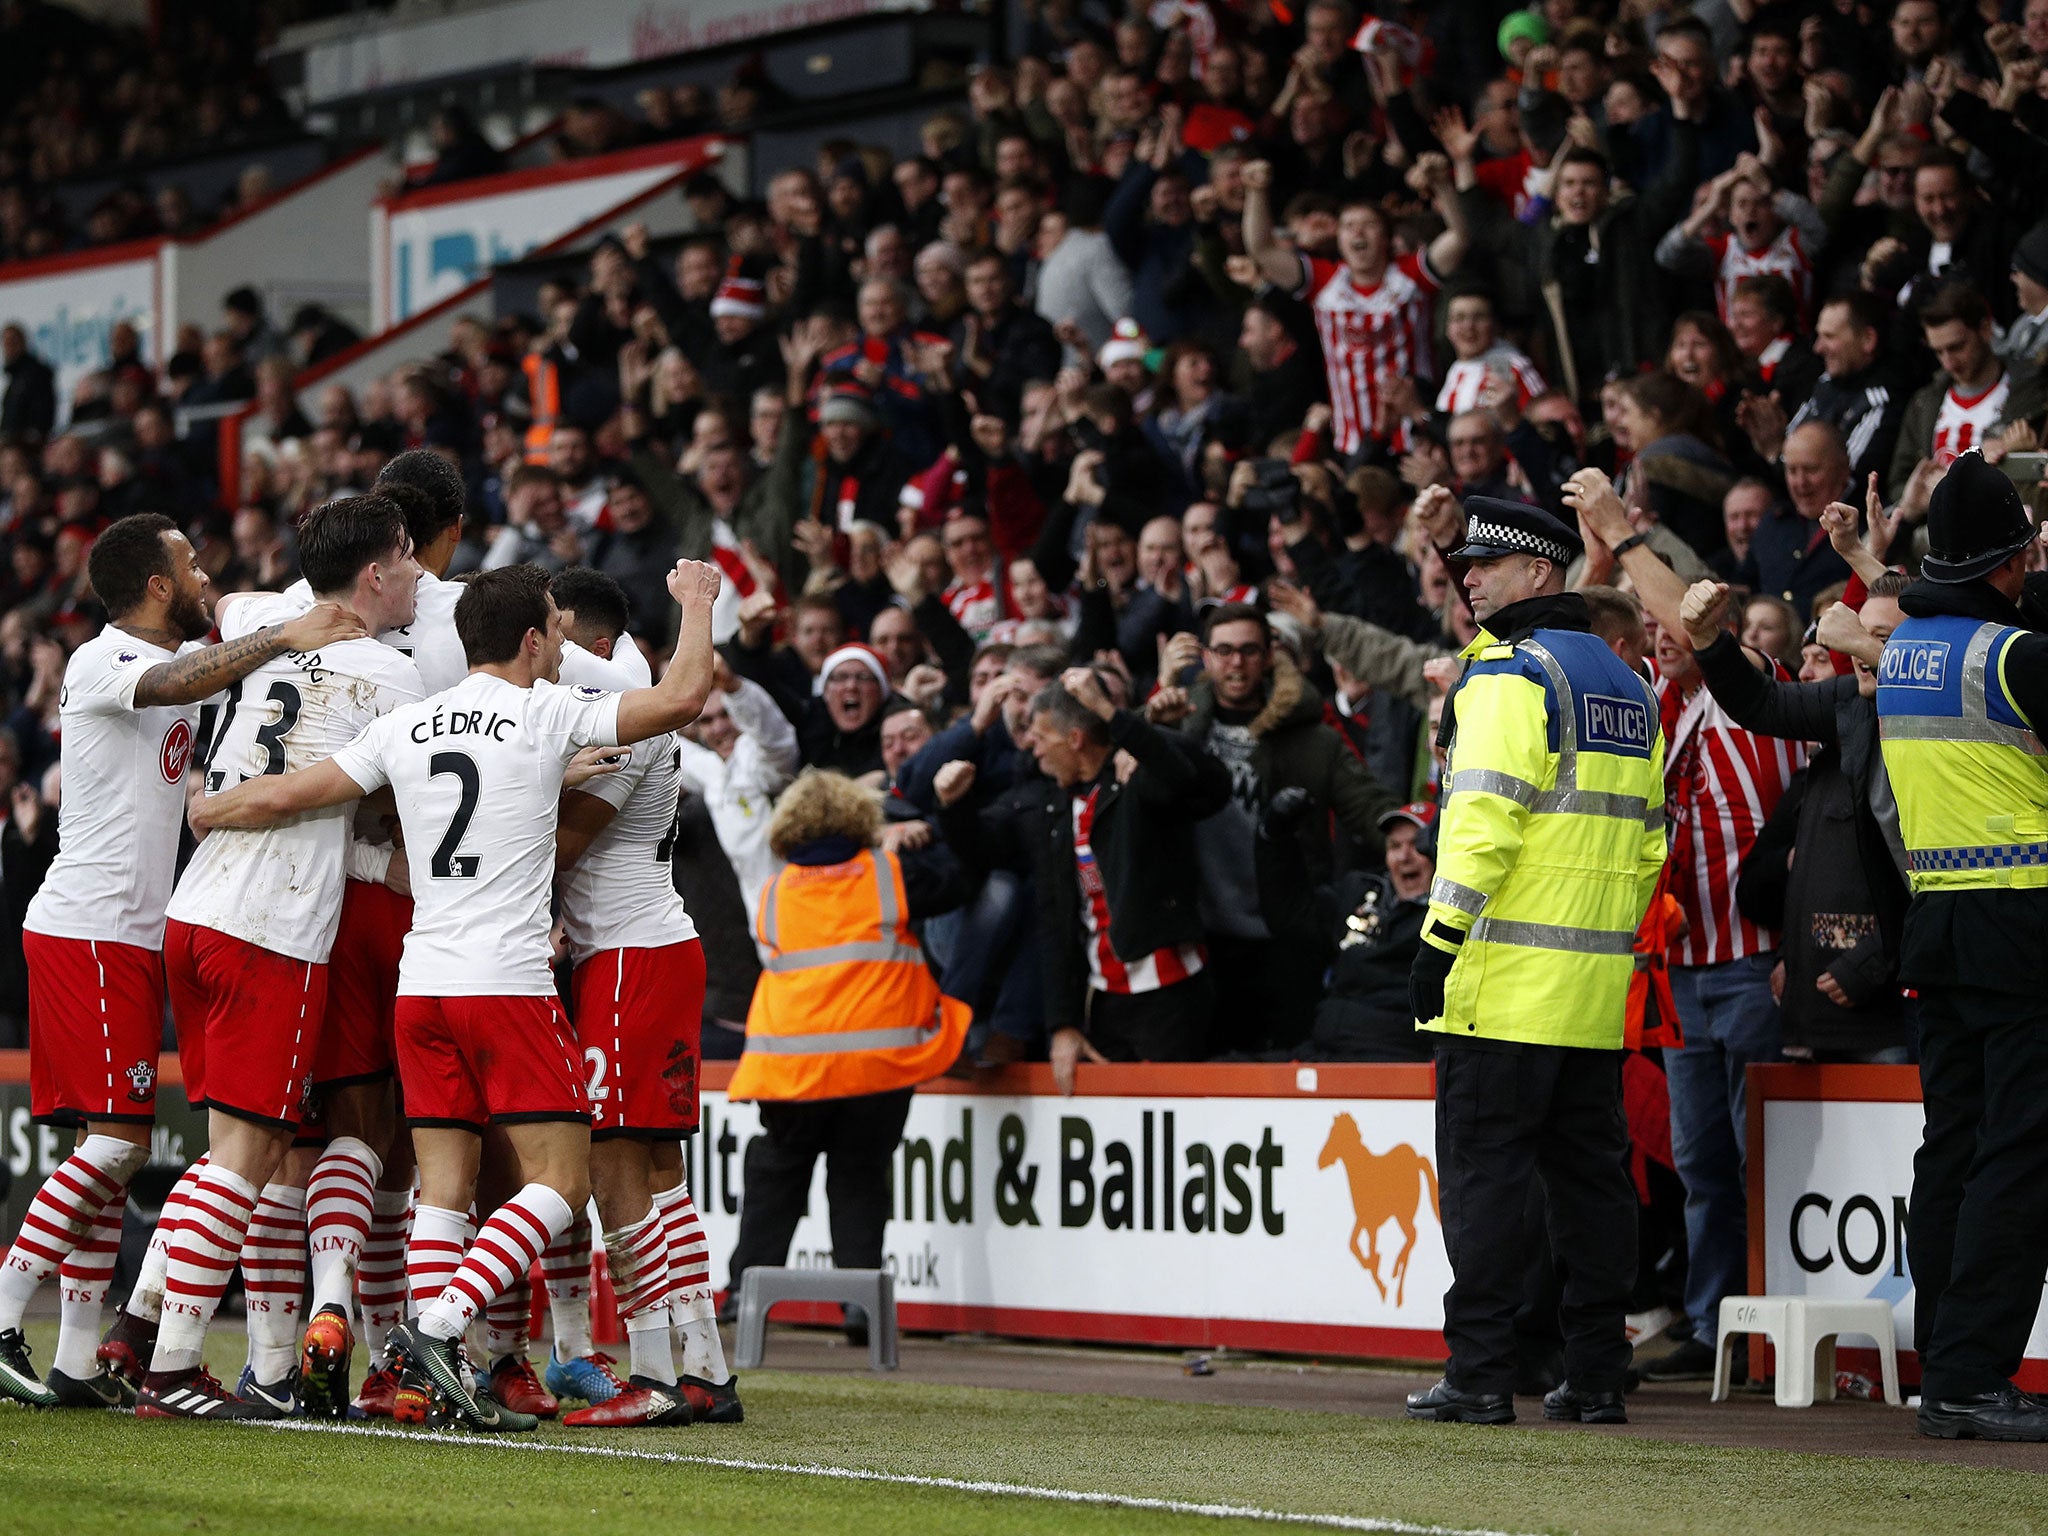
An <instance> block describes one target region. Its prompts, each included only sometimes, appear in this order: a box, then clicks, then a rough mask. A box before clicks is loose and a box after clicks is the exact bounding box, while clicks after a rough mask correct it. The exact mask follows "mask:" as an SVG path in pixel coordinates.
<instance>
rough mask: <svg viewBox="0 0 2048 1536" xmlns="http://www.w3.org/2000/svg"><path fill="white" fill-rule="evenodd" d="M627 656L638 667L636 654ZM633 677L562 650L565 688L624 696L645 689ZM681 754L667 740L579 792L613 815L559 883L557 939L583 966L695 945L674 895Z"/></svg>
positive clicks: (627, 646)
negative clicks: (603, 957) (611, 956)
mask: <svg viewBox="0 0 2048 1536" xmlns="http://www.w3.org/2000/svg"><path fill="white" fill-rule="evenodd" d="M619 649H620V651H621V652H624V651H627V650H631V651H632V652H633V654H634V657H635V658H636V659H638V660H640V661H641V664H642V666H643V667H644V666H645V664H646V662H645V658H643V657H640V655H639V651H638V648H637V647H634V646H633V645H632V643H631V642H630V641H625V640H622V641H620V643H619ZM634 679H635V672H634V669H633V668H632V667H631V666H629V665H626V664H624V663H622V662H621V661H620V660H619V659H617V658H613V659H611V660H607V659H606V658H604V657H602V656H599V655H597V654H596V653H595V652H592V651H586V650H584V649H583V648H582V647H581V646H576V645H568V646H564V647H563V650H562V682H563V683H564V684H565V685H567V686H570V687H576V686H579V685H580V686H583V687H594V688H609V689H611V690H613V691H614V692H621V693H622V692H624V691H625V690H626V689H628V688H637V687H642V686H645V685H644V684H641V683H639V682H636V681H635V680H634ZM681 758H682V749H681V748H680V747H679V746H678V745H677V742H676V738H675V735H674V734H673V733H672V732H664V733H663V734H662V735H660V736H650V737H648V739H647V740H645V741H643V742H641V743H639V744H638V745H637V746H635V747H634V748H633V755H632V757H631V759H630V760H629V761H628V762H627V764H626V766H625V767H623V768H621V769H620V770H619V771H618V772H617V773H613V774H607V775H605V776H604V777H603V778H599V779H592V780H591V781H590V782H589V783H587V784H585V785H583V786H582V787H581V789H580V790H579V791H578V792H579V793H581V794H586V795H595V796H596V797H597V798H598V799H600V800H602V801H604V802H605V804H607V805H609V806H610V807H611V808H612V809H613V810H614V811H615V812H617V814H616V815H615V816H613V817H612V820H611V824H610V825H609V826H607V827H606V828H605V829H604V830H603V831H602V832H600V833H598V835H597V836H596V837H595V838H593V839H591V843H590V846H589V847H588V848H587V849H585V850H584V852H583V857H582V858H580V859H578V860H577V861H576V863H575V865H574V866H573V867H572V868H570V869H569V870H568V871H567V872H566V873H565V874H563V875H562V877H561V882H560V892H561V898H562V931H563V933H564V934H565V935H566V936H567V937H568V940H569V952H570V956H571V958H572V959H574V960H575V961H576V963H577V964H579V965H580V964H582V963H583V962H584V961H585V960H588V959H589V958H590V957H591V956H592V955H594V954H596V953H598V952H599V951H600V950H606V949H659V948H660V947H661V946H663V945H664V944H681V943H684V942H686V941H687V940H690V939H694V938H695V937H697V925H696V924H695V923H693V922H691V921H690V914H689V913H688V912H687V911H685V910H684V907H683V898H682V897H681V896H679V895H677V894H676V882H675V862H674V855H675V846H676V801H677V799H678V797H679V795H680V794H681V790H682V774H681V772H680V771H679V770H680V765H681Z"/></svg>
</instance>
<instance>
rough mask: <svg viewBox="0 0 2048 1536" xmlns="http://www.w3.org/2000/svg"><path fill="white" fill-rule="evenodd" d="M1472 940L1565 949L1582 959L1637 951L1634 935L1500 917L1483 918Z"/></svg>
mask: <svg viewBox="0 0 2048 1536" xmlns="http://www.w3.org/2000/svg"><path fill="white" fill-rule="evenodd" d="M1472 937H1473V938H1475V939H1477V940H1478V941H1479V942H1480V943H1482V944H1513V945H1516V946H1519V947H1520V948H1523V949H1563V950H1569V951H1571V952H1572V953H1574V954H1580V955H1626V954H1629V953H1631V952H1632V951H1633V950H1634V949H1635V947H1636V936H1635V934H1634V932H1633V931H1631V932H1628V933H1616V932H1613V931H1611V930H1609V929H1605V928H1564V927H1560V926H1558V925H1557V924H1555V923H1518V922H1514V921H1512V920H1510V919H1504V918H1498V917H1482V918H1480V919H1479V921H1478V922H1476V923H1474V924H1473V925H1472Z"/></svg>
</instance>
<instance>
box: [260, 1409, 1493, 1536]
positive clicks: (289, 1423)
mask: <svg viewBox="0 0 2048 1536" xmlns="http://www.w3.org/2000/svg"><path fill="white" fill-rule="evenodd" d="M245 1422H246V1423H247V1426H248V1427H249V1428H252V1429H276V1430H295V1431H299V1432H301V1433H308V1434H324V1435H363V1436H367V1437H369V1438H371V1439H377V1440H402V1441H405V1442H407V1443H409V1444H418V1443H420V1442H422V1441H424V1442H428V1443H431V1444H435V1445H463V1446H470V1447H473V1448H475V1449H477V1450H492V1451H535V1452H548V1451H552V1452H555V1453H556V1454H558V1455H563V1456H609V1457H613V1458H616V1459H619V1460H623V1461H653V1462H664V1463H666V1464H668V1465H670V1466H691V1467H718V1468H720V1469H722V1470H724V1471H728V1472H782V1473H787V1474H790V1475H792V1476H796V1477H825V1478H834V1479H837V1480H839V1481H841V1482H849V1483H888V1484H893V1485H895V1486H898V1487H906V1488H939V1489H943V1490H945V1491H947V1492H950V1493H985V1494H994V1495H997V1496H1000V1497H1004V1498H1012V1499H1041V1500H1044V1501H1045V1502H1047V1503H1052V1504H1092V1505H1096V1506H1098V1507H1102V1508H1108V1509H1147V1510H1157V1511H1158V1512H1160V1513H1162V1514H1169V1515H1194V1516H1198V1517H1200V1518H1203V1519H1208V1520H1260V1521H1264V1522H1266V1523H1267V1524H1270V1525H1307V1526H1315V1527H1317V1528H1319V1529H1322V1530H1330V1531H1374V1532H1381V1533H1384V1536H1522V1533H1517V1532H1512V1531H1495V1530H1489V1529H1486V1528H1484V1527H1472V1526H1456V1525H1418V1524H1416V1523H1415V1522H1414V1521H1412V1520H1387V1519H1382V1518H1380V1517H1378V1516H1374V1515H1316V1514H1297V1513H1294V1512H1293V1511H1290V1510H1282V1509H1262V1508H1260V1507H1259V1506H1257V1505H1255V1504H1221V1503H1217V1504H1197V1503H1194V1502H1192V1501H1190V1500H1186V1499H1155V1498H1148V1497H1145V1496H1144V1495H1142V1494H1135V1493H1094V1492H1089V1491H1087V1490H1085V1489H1079V1488H1040V1487H1037V1486H1035V1485H1033V1484H1031V1483H998V1482H992V1481H987V1480H982V1479H974V1478H964V1477H923V1476H919V1475H918V1474H916V1473H911V1472H876V1471H873V1470H871V1469H869V1468H866V1467H830V1466H824V1465H821V1464H819V1463H816V1462H808V1461H750V1460H747V1459H745V1458H743V1457H738V1456H691V1455H685V1454H684V1453H682V1452H680V1451H635V1450H628V1449H626V1448H625V1447H623V1446H616V1445H564V1444H562V1443H561V1442H559V1441H555V1440H527V1439H524V1438H517V1439H515V1438H513V1437H511V1436H497V1435H473V1434H463V1435H457V1434H449V1433H447V1432H446V1431H443V1430H431V1429H429V1430H406V1429H373V1428H371V1427H370V1426H369V1425H366V1424H326V1423H321V1422H319V1421H317V1420H314V1419H255V1420H249V1421H245Z"/></svg>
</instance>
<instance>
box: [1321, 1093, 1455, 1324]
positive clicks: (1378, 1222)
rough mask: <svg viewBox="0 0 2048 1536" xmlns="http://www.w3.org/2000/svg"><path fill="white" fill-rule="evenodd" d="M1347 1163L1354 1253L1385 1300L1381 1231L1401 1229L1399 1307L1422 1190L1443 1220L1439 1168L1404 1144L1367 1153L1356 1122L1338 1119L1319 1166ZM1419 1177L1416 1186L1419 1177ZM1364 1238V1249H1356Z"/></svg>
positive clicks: (1396, 1286) (1396, 1263)
mask: <svg viewBox="0 0 2048 1536" xmlns="http://www.w3.org/2000/svg"><path fill="white" fill-rule="evenodd" d="M1332 1163H1342V1164H1343V1165H1344V1176H1345V1177H1346V1178H1347V1179H1349V1180H1350V1181H1351V1211H1352V1214H1353V1215H1354V1216H1355V1217H1356V1218H1357V1224H1356V1225H1355V1226H1353V1227H1352V1229H1351V1251H1352V1253H1353V1254H1355V1255H1356V1256H1357V1258H1358V1262H1359V1263H1360V1264H1362V1265H1364V1266H1365V1272H1366V1273H1367V1274H1369V1275H1371V1276H1372V1283H1373V1284H1374V1285H1376V1286H1378V1287H1379V1288H1380V1300H1381V1301H1385V1300H1386V1299H1387V1282H1386V1281H1384V1280H1382V1279H1381V1278H1380V1239H1379V1232H1380V1228H1381V1227H1382V1226H1384V1225H1385V1224H1386V1223H1387V1222H1388V1221H1389V1220H1393V1221H1396V1222H1399V1223H1400V1225H1401V1251H1400V1252H1399V1253H1398V1254H1396V1255H1395V1256H1394V1305H1395V1306H1397V1307H1398V1306H1400V1305H1401V1303H1402V1300H1403V1297H1404V1296H1405V1294H1406V1292H1407V1289H1408V1259H1409V1256H1410V1255H1411V1254H1413V1253H1414V1252H1415V1217H1416V1214H1417V1213H1418V1212H1419V1211H1420V1210H1421V1209H1422V1191H1423V1189H1424V1188H1427V1189H1428V1191H1429V1213H1430V1214H1431V1215H1432V1216H1434V1217H1436V1219H1437V1221H1438V1222H1439V1223H1441V1222H1442V1221H1443V1212H1442V1211H1441V1210H1440V1209H1439V1208H1438V1206H1437V1194H1436V1170H1435V1169H1434V1168H1432V1167H1431V1166H1430V1165H1429V1159H1428V1158H1426V1157H1424V1156H1423V1155H1422V1154H1421V1153H1420V1152H1418V1151H1416V1150H1415V1149H1414V1148H1413V1147H1411V1146H1409V1145H1408V1144H1407V1143H1405V1142H1403V1143H1401V1144H1400V1145H1398V1146H1395V1147H1391V1148H1389V1149H1388V1150H1387V1151H1385V1152H1379V1153H1375V1152H1368V1151H1367V1150H1366V1148H1365V1142H1364V1141H1363V1140H1362V1139H1360V1137H1359V1134H1358V1122H1357V1121H1356V1120H1354V1119H1352V1118H1351V1117H1350V1116H1349V1115H1339V1116H1338V1117H1337V1118H1336V1119H1335V1120H1334V1121H1332V1122H1331V1123H1330V1139H1329V1140H1328V1141H1326V1142H1324V1143H1323V1150H1322V1155H1321V1156H1319V1157H1318V1158H1317V1159H1316V1167H1318V1168H1327V1167H1329V1166H1330V1165H1331V1164H1332ZM1417 1174H1420V1175H1421V1180H1420V1182H1419V1183H1418V1182H1417V1179H1416V1175H1417ZM1361 1237H1363V1238H1364V1239H1365V1243H1366V1246H1365V1250H1364V1251H1363V1252H1361V1251H1360V1250H1359V1247H1358V1240H1359V1238H1361Z"/></svg>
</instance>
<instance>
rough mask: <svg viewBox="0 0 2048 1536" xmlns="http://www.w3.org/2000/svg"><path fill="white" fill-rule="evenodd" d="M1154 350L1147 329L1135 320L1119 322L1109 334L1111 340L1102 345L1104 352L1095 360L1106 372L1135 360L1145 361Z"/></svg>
mask: <svg viewBox="0 0 2048 1536" xmlns="http://www.w3.org/2000/svg"><path fill="white" fill-rule="evenodd" d="M1151 350H1152V343H1151V342H1150V341H1148V340H1147V339H1146V337H1145V328H1144V327H1143V326H1141V325H1140V324H1138V322H1137V321H1135V320H1119V321H1117V323H1116V328H1115V329H1114V330H1112V331H1111V332H1110V333H1109V340H1107V341H1105V342H1104V343H1103V344H1102V351H1101V353H1100V355H1098V356H1097V357H1096V359H1095V361H1096V363H1097V365H1098V366H1100V367H1101V368H1102V369H1103V370H1104V371H1105V372H1106V371H1107V370H1109V369H1111V368H1114V367H1115V366H1116V365H1117V364H1118V363H1128V362H1130V361H1132V360H1133V359H1135V360H1136V361H1138V362H1141V363H1142V362H1143V361H1144V360H1145V354H1146V353H1147V352H1150V351H1151Z"/></svg>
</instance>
